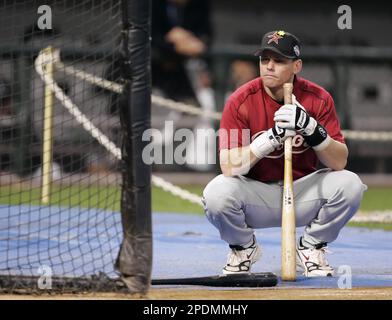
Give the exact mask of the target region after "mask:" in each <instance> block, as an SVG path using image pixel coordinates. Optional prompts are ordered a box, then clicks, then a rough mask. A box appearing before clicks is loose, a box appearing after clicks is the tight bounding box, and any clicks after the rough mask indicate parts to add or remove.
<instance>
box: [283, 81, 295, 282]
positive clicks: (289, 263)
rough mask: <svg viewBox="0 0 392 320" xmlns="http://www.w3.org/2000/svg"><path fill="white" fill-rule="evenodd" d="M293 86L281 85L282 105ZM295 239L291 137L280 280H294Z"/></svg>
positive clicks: (286, 162) (286, 146)
mask: <svg viewBox="0 0 392 320" xmlns="http://www.w3.org/2000/svg"><path fill="white" fill-rule="evenodd" d="M292 92H293V84H292V83H285V84H284V85H283V94H284V103H285V104H288V103H292V98H291V95H292ZM295 248H296V237H295V210H294V191H293V167H292V137H289V138H287V139H286V140H285V142H284V182H283V203H282V280H284V281H295V280H296V261H295V260H296V252H295Z"/></svg>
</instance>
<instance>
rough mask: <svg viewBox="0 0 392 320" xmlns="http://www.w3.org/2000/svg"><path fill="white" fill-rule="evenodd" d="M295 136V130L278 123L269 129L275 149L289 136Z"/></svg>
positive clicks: (270, 138) (269, 136) (269, 135)
mask: <svg viewBox="0 0 392 320" xmlns="http://www.w3.org/2000/svg"><path fill="white" fill-rule="evenodd" d="M294 136H295V131H294V130H290V129H284V128H281V127H279V126H278V125H277V124H275V127H273V128H270V129H269V130H268V138H269V140H270V142H271V144H272V146H273V147H274V148H275V149H276V148H278V147H279V146H281V145H282V144H283V142H284V141H285V140H286V139H287V138H288V137H294Z"/></svg>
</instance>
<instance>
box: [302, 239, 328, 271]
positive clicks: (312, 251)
mask: <svg viewBox="0 0 392 320" xmlns="http://www.w3.org/2000/svg"><path fill="white" fill-rule="evenodd" d="M326 245H327V244H326V243H321V244H319V245H317V246H315V247H312V248H307V247H305V246H303V244H302V237H301V238H300V240H299V243H298V245H297V250H296V251H297V266H299V267H300V268H302V269H303V270H304V272H303V274H304V276H305V277H332V276H333V275H334V269H333V268H332V267H331V266H330V265H329V264H328V261H327V259H326V258H325V254H326V253H328V252H329V251H328V250H327V247H326Z"/></svg>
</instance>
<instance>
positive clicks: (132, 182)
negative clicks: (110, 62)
mask: <svg viewBox="0 0 392 320" xmlns="http://www.w3.org/2000/svg"><path fill="white" fill-rule="evenodd" d="M122 10H123V30H122V45H121V59H122V71H123V80H124V82H125V92H124V94H123V95H122V97H121V106H120V121H121V126H122V134H123V139H122V191H121V217H122V226H123V241H122V244H121V248H120V252H119V254H118V257H117V261H116V268H117V270H118V271H120V273H121V277H122V279H123V281H124V282H125V284H126V285H127V287H128V288H129V290H130V292H132V293H142V294H144V293H146V292H147V291H148V288H149V285H150V283H151V268H152V236H151V233H152V232H151V167H150V166H148V165H146V164H145V163H144V162H143V159H142V150H143V148H144V147H145V145H146V144H147V142H143V141H142V135H143V132H144V130H146V129H149V128H150V123H151V120H150V117H151V76H150V10H151V2H150V0H122Z"/></svg>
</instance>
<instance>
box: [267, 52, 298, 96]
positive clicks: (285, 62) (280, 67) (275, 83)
mask: <svg viewBox="0 0 392 320" xmlns="http://www.w3.org/2000/svg"><path fill="white" fill-rule="evenodd" d="M298 63H299V60H296V61H294V60H292V59H288V58H285V57H282V56H281V55H279V54H277V53H275V52H272V51H268V50H266V51H265V52H264V53H263V55H262V56H261V57H260V77H261V78H262V80H263V83H264V85H265V86H266V87H268V88H271V89H272V88H279V87H282V86H283V84H284V83H286V82H291V81H292V79H293V76H294V74H296V73H297V72H299V70H298Z"/></svg>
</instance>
